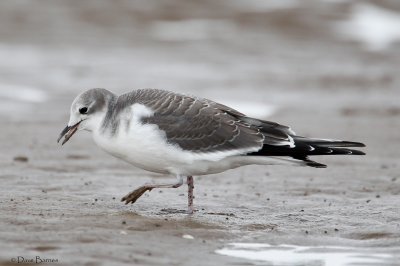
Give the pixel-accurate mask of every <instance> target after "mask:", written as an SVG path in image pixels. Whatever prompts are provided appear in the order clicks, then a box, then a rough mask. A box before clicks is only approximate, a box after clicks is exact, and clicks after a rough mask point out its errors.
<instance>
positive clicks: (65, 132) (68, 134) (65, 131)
mask: <svg viewBox="0 0 400 266" xmlns="http://www.w3.org/2000/svg"><path fill="white" fill-rule="evenodd" d="M81 122H82V121H79V122H78V123H76V124H75V125H73V126H66V127H65V128H64V129H63V131H61V134H60V136H59V137H58V139H57V143H58V142H60V140H61V139H62V137H64V136H65V139H64V140H63V142H62V143H61V145H64V144H65V143H66V142H67V141H68V140H69V139H70V138H71V137H72V135H74V134H75V132H76V131H78V127H79V124H80V123H81Z"/></svg>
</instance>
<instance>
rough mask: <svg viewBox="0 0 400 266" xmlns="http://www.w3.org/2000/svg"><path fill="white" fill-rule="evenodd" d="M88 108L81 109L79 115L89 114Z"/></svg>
mask: <svg viewBox="0 0 400 266" xmlns="http://www.w3.org/2000/svg"><path fill="white" fill-rule="evenodd" d="M87 111H88V110H87V107H82V108H79V113H81V114H86V113H87Z"/></svg>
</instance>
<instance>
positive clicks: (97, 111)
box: [57, 89, 115, 145]
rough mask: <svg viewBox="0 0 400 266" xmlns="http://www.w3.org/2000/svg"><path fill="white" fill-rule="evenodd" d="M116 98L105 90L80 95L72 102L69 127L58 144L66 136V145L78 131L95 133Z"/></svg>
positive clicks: (65, 129) (93, 90)
mask: <svg viewBox="0 0 400 266" xmlns="http://www.w3.org/2000/svg"><path fill="white" fill-rule="evenodd" d="M114 97H115V95H114V94H113V93H112V92H110V91H108V90H105V89H90V90H87V91H85V92H83V93H81V94H80V95H78V96H77V97H76V98H75V100H74V101H73V102H72V105H71V111H70V117H69V122H68V125H67V126H66V127H65V128H64V130H63V131H62V132H61V134H60V136H59V138H58V140H57V142H59V141H60V140H61V139H62V137H64V136H65V139H64V141H63V142H62V145H64V144H65V143H66V142H67V141H68V140H69V139H70V138H71V137H72V135H74V134H75V132H77V131H78V130H88V131H93V130H95V129H97V128H99V127H100V124H101V122H102V120H103V118H104V116H105V115H106V112H107V108H108V106H109V104H110V102H111V101H112V100H113V99H114Z"/></svg>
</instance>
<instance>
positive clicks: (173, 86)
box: [0, 0, 400, 266]
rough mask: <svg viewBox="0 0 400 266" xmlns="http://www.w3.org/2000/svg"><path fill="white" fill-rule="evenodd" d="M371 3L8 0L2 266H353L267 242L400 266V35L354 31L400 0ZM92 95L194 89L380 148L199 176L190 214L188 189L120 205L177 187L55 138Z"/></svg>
mask: <svg viewBox="0 0 400 266" xmlns="http://www.w3.org/2000/svg"><path fill="white" fill-rule="evenodd" d="M375 2H376V3H375ZM375 2H373V1H370V2H364V1H359V2H352V1H349V2H347V1H337V2H336V1H326V2H325V1H321V2H318V3H316V2H313V1H310V2H304V3H298V2H297V1H281V2H279V1H271V2H270V4H260V3H259V2H258V1H255V0H253V1H249V3H247V4H246V5H244V4H243V3H242V2H241V1H232V2H228V1H202V3H201V4H200V3H197V2H194V1H189V2H186V1H185V2H183V1H177V0H174V1H170V2H169V3H168V4H167V3H163V4H161V3H157V2H156V1H149V2H147V1H146V4H141V5H140V4H138V3H135V2H133V1H132V2H130V1H115V2H114V1H85V2H76V3H74V4H72V3H70V2H65V1H63V2H61V1H59V2H54V1H43V2H41V4H38V3H37V2H35V1H28V0H27V1H18V2H17V1H16V2H13V1H6V2H2V3H1V4H0V36H1V39H0V121H1V134H0V150H1V153H0V180H1V186H0V190H1V191H0V213H1V215H0V217H1V218H0V231H1V232H0V265H7V266H8V265H28V264H29V265H32V264H36V262H37V261H36V257H37V256H39V257H40V260H42V262H41V264H45V265H86V266H95V265H162V264H163V265H203V266H205V265H328V266H329V265H354V264H328V263H327V262H328V261H332V259H331V258H326V259H325V258H320V257H318V256H320V255H318V256H316V257H315V259H313V255H310V256H309V257H308V258H302V257H299V259H297V257H296V256H297V255H298V254H299V253H297V252H295V253H296V254H297V255H296V256H291V255H287V258H284V257H275V258H270V257H268V256H270V254H268V252H266V253H265V254H264V255H263V256H264V257H263V256H261V255H260V253H259V252H261V251H268V250H271V247H272V248H273V249H277V248H278V249H279V251H282V250H284V251H289V252H290V251H293V250H296V247H303V248H306V249H307V251H306V252H310V253H312V252H316V253H318V254H320V253H326V254H331V255H332V254H333V256H334V257H335V256H336V257H335V258H336V259H334V260H335V261H338V260H337V258H339V257H340V256H342V257H343V258H344V259H343V261H344V263H347V262H351V260H354V263H358V262H361V263H365V264H362V265H400V256H399V252H400V233H399V232H400V164H399V161H400V152H399V150H400V149H399V148H400V146H399V143H400V134H399V131H400V104H399V99H400V89H399V88H400V76H399V74H398V73H399V67H400V53H399V52H398V51H399V42H398V39H396V35H395V34H392V35H390V36H392V37H393V38H392V39H391V38H389V37H387V38H386V39H385V40H383V39H382V38H381V39H380V41H379V42H378V41H368V40H369V39H368V38H369V37H365V38H364V37H362V34H358V35H351V36H350V35H349V34H348V32H347V33H346V31H344V30H343V28H346V29H350V28H351V27H354V28H352V31H351V32H353V33H354V32H361V30H360V29H358V28H357V27H358V26H357V25H363V24H360V23H358V22H357V21H358V20H357V19H359V17H360V16H362V14H380V13H379V12H389V13H390V15H387V16H385V17H390V18H392V19H391V20H390V22H387V23H392V24H391V25H396V21H397V20H396V16H395V15H396V14H397V16H398V19H399V21H400V6H399V5H398V4H396V2H395V1H382V3H380V2H378V1H375ZM274 3H275V4H274ZM279 3H280V4H279ZM379 3H380V4H379ZM360 10H361V11H360ZM385 10H386V11H385ZM357 12H361V13H357ZM363 12H364V13H363ZM368 12H369V13H368ZM374 12H375V13H374ZM360 14H361V15H360ZM371 16H372V15H371ZM371 20H373V19H371ZM354 21H356V22H354ZM360 21H362V20H360ZM386 28H389V27H386ZM360 36H361V37H360ZM385 36H389V33H388V34H387V35H385ZM399 36H400V35H399ZM375 37H376V36H375ZM363 38H364V39H363ZM376 38H378V37H376ZM370 39H371V40H376V39H372V37H370ZM93 87H103V88H108V89H110V90H112V91H114V92H115V93H118V94H121V93H124V92H128V91H130V90H133V89H138V88H148V87H151V88H161V89H168V90H173V91H177V92H183V93H189V94H195V95H198V96H201V97H205V98H209V99H213V100H216V101H219V102H222V103H225V104H231V105H232V106H233V107H235V108H237V109H238V110H239V111H241V112H244V113H249V114H251V115H254V116H257V117H258V118H262V119H267V120H271V121H277V122H279V123H281V124H285V125H290V126H291V127H292V128H293V129H294V130H295V131H296V133H298V134H300V135H304V136H313V137H322V138H334V139H345V140H353V141H360V142H363V143H365V144H366V145H367V147H366V148H365V149H364V151H365V152H366V153H367V155H366V156H347V157H346V156H325V157H315V158H313V159H315V160H316V161H319V162H322V163H325V164H327V165H328V168H327V169H315V168H307V167H287V166H274V167H266V166H247V167H242V168H240V169H236V170H231V171H227V172H225V173H222V174H217V175H209V176H202V177H195V208H196V209H197V210H198V211H197V212H196V213H195V214H194V215H187V214H185V213H183V211H184V210H185V209H186V204H187V202H186V201H187V198H186V196H187V194H186V193H187V190H186V187H181V188H178V189H161V190H153V191H151V192H150V193H146V194H145V196H144V197H142V198H141V199H139V200H138V202H137V203H135V204H133V205H124V204H123V203H122V202H120V199H121V197H123V196H124V195H125V194H127V193H128V192H130V191H131V190H133V189H134V188H135V187H138V186H140V185H142V184H143V183H146V182H160V181H161V182H162V181H165V180H167V179H168V178H169V179H174V177H171V176H170V177H165V176H160V175H157V174H152V173H149V172H145V171H143V170H140V169H137V168H134V167H133V166H131V165H129V164H127V163H124V162H122V161H120V160H117V159H115V158H113V157H111V156H110V155H108V154H105V153H104V152H103V151H101V150H100V149H99V148H98V147H96V146H95V144H94V142H93V141H92V139H91V136H90V134H89V133H88V132H79V134H77V135H76V136H74V137H73V138H72V139H71V140H70V141H69V142H68V143H67V144H66V145H65V146H60V145H59V144H57V143H56V140H57V137H58V135H59V133H60V131H61V130H62V129H63V128H64V127H65V125H66V123H67V121H68V118H69V108H70V104H71V102H72V100H73V99H74V98H75V96H76V95H77V94H78V93H79V92H81V91H83V90H85V89H87V88H93ZM232 243H241V244H243V243H252V244H262V245H264V246H255V247H252V246H245V247H243V246H240V245H236V246H235V245H233V244H232ZM269 245H271V246H269ZM282 245H288V246H282ZM313 248H314V249H315V248H318V250H317V251H315V250H314V251H313ZM243 250H244V251H246V252H247V253H246V252H242V251H243ZM257 252H258V253H257ZM300 253H301V252H300ZM249 254H250V255H249ZM256 254H258V255H260V256H261V257H260V258H258V259H257V258H256ZM279 254H280V253H279ZM282 254H285V253H282ZM287 254H290V253H287ZM335 254H336V255H335ZM343 254H345V255H343ZM249 256H250V258H249ZM252 256H253V257H252ZM283 256H285V255H283ZM289 258H293V260H288V261H286V262H285V259H289ZM355 258H356V259H355ZM357 259H358V261H357ZM31 260H35V262H32V261H31ZM283 262H285V263H286V264H283ZM324 262H325V263H326V264H322V263H324ZM367 263H369V264H367Z"/></svg>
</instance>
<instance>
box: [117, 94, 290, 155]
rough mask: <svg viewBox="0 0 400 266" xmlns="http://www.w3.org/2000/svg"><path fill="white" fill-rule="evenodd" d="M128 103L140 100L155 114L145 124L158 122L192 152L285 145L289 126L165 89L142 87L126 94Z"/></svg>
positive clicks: (174, 141) (171, 140)
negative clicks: (255, 117)
mask: <svg viewBox="0 0 400 266" xmlns="http://www.w3.org/2000/svg"><path fill="white" fill-rule="evenodd" d="M123 97H125V102H127V103H128V102H129V103H130V104H133V103H140V104H143V105H145V106H147V107H148V108H150V109H151V110H152V111H153V112H154V115H153V116H150V117H144V118H143V119H142V121H143V123H148V124H155V125H157V126H158V127H159V129H160V130H162V131H164V132H165V134H166V138H167V141H168V142H169V143H171V144H175V145H178V146H179V147H181V148H182V149H183V150H187V151H192V152H205V153H208V152H223V151H235V150H237V151H238V154H239V153H240V154H245V153H248V152H254V151H258V150H260V149H261V148H262V146H263V145H264V144H265V143H270V144H275V145H285V144H284V143H286V145H288V144H287V141H288V135H287V133H286V131H288V130H289V129H288V128H287V127H284V126H281V125H279V124H276V123H272V122H267V121H262V120H256V119H253V118H249V117H246V116H245V115H244V114H242V113H240V112H238V111H236V110H233V109H231V108H229V107H227V106H225V105H222V104H218V103H215V102H213V101H210V100H207V99H201V98H196V97H191V96H187V95H182V94H177V93H173V92H169V91H164V90H156V89H143V90H136V91H134V92H131V93H129V94H127V95H124V96H123Z"/></svg>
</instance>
